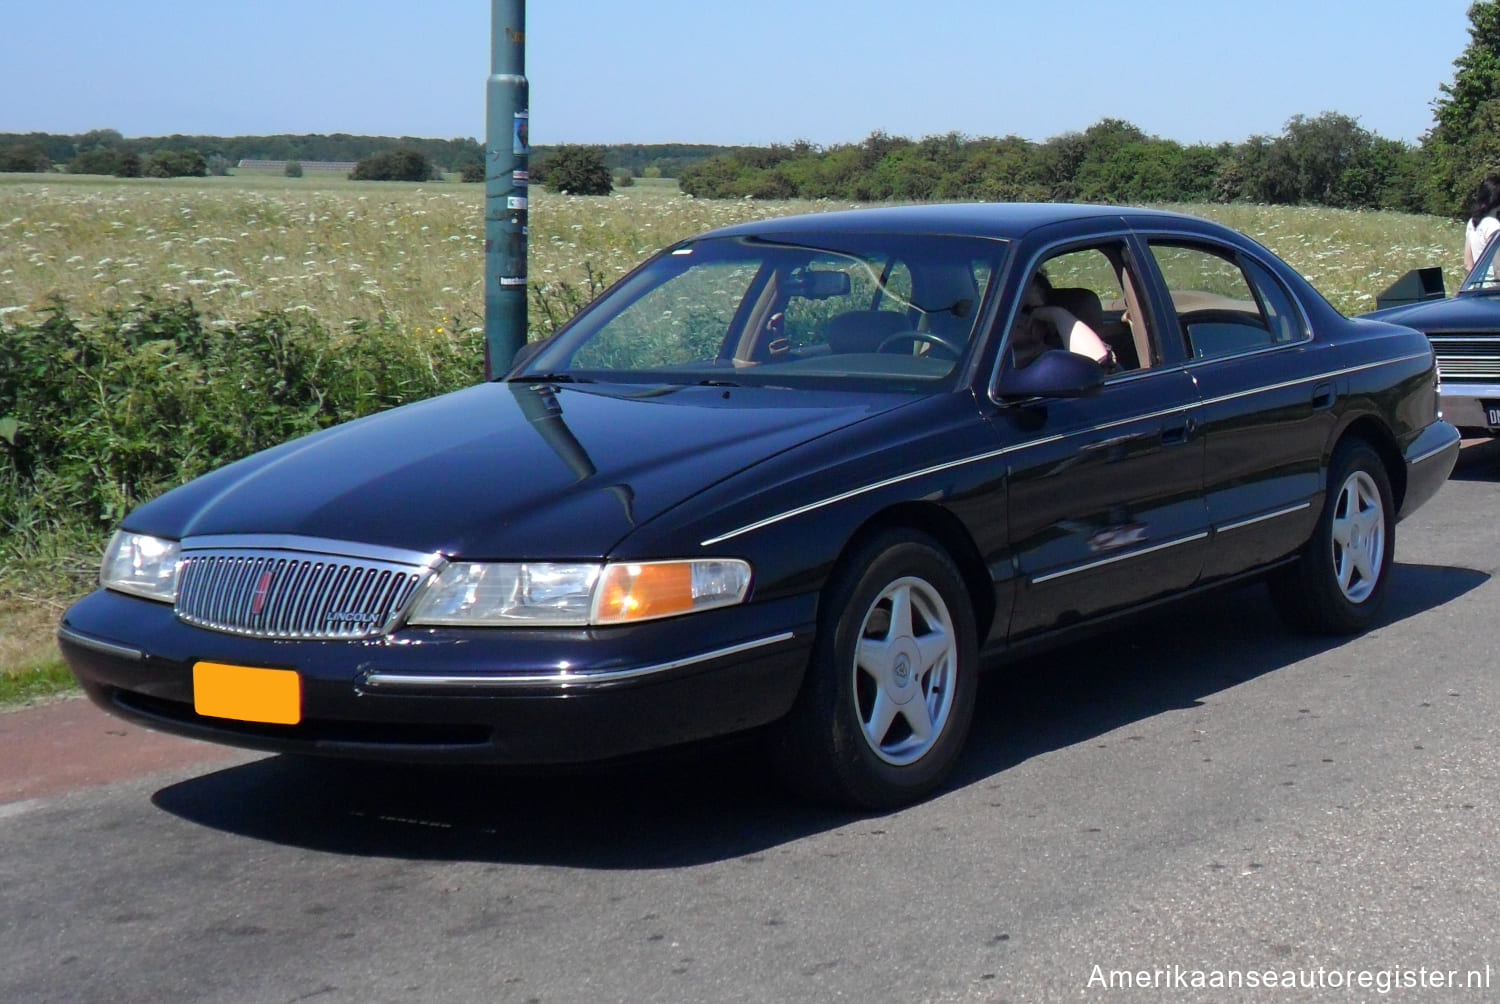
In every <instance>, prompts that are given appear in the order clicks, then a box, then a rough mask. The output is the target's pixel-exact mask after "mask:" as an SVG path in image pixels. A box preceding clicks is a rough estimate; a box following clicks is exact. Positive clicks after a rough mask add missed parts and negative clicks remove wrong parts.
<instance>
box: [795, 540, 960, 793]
mask: <svg viewBox="0 0 1500 1004" xmlns="http://www.w3.org/2000/svg"><path fill="white" fill-rule="evenodd" d="M901 609H905V610H906V613H905V614H904V615H903V614H902V613H900V612H899V611H900V610H901ZM903 617H904V618H905V619H904V621H903V620H902V618H903ZM862 642H864V643H865V644H864V645H861V643H862ZM862 648H863V650H864V655H863V656H862V657H857V656H858V653H859V652H860V650H861V649H862ZM924 664H925V665H924ZM977 667H978V651H977V642H976V638H975V626H974V608H973V603H972V602H971V599H970V597H969V593H968V589H967V588H966V587H965V586H964V580H963V576H962V575H961V574H960V573H959V570H958V568H957V566H955V565H954V563H953V560H952V559H951V558H950V557H949V556H948V555H947V553H945V552H944V551H943V549H942V547H941V546H940V545H939V544H938V543H937V542H936V541H934V540H932V538H930V537H927V536H926V535H924V534H921V533H917V532H915V531H911V530H903V529H893V530H887V531H883V532H881V533H879V534H877V535H875V536H874V537H872V538H871V539H870V540H868V541H866V542H865V543H864V544H863V545H862V546H859V547H858V548H856V549H855V550H854V551H853V552H852V553H850V554H848V555H846V556H845V558H844V560H842V561H841V562H840V564H839V566H838V569H837V570H836V571H835V573H834V575H833V577H832V579H830V581H829V583H828V585H827V586H826V587H825V589H824V593H823V599H822V602H821V604H820V610H819V624H818V637H817V641H816V643H815V645H814V649H813V656H812V661H811V663H810V665H809V666H808V673H807V679H806V681H805V682H804V684H803V687H802V692H801V694H800V695H799V696H798V698H797V703H796V704H795V705H794V707H793V709H792V711H791V713H790V714H788V715H787V717H786V718H785V719H783V720H782V721H781V722H779V723H778V724H777V727H776V728H775V729H774V730H773V731H772V734H771V736H770V741H771V744H772V755H773V759H774V760H775V762H776V764H777V767H778V769H779V770H780V772H781V774H782V776H783V777H784V778H785V780H786V781H787V782H788V783H789V784H790V785H791V786H792V787H793V788H795V789H797V790H798V791H800V792H801V793H803V794H804V795H807V796H809V797H811V798H814V799H816V800H818V801H821V802H834V803H837V804H840V805H845V806H852V807H856V808H861V809H892V808H896V807H897V806H901V805H906V804H908V803H910V802H914V801H917V800H918V799H921V798H923V797H924V796H926V795H928V794H930V793H931V792H932V791H933V790H934V789H935V788H937V786H938V785H940V784H941V783H942V782H943V780H944V779H945V778H946V777H947V775H948V773H949V771H950V770H952V768H953V764H954V761H955V760H956V759H957V758H958V755H959V752H960V751H961V750H962V749H963V745H964V740H965V738H966V737H967V735H968V732H969V723H970V721H971V720H972V718H973V717H974V693H975V687H976V683H977ZM882 681H883V682H882ZM924 724H926V725H929V726H930V729H929V731H928V733H927V734H926V735H925V736H924V735H922V734H921V732H920V728H921V727H922V726H923V725H924Z"/></svg>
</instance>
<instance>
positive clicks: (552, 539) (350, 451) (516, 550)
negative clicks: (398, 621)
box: [124, 383, 913, 559]
mask: <svg viewBox="0 0 1500 1004" xmlns="http://www.w3.org/2000/svg"><path fill="white" fill-rule="evenodd" d="M912 400H913V398H912V397H911V396H909V395H865V394H851V393H837V392H820V391H806V390H787V389H778V388H756V387H736V388H732V389H730V388H722V387H663V386H653V387H640V386H624V385H607V386H606V385H579V386H568V385H563V386H559V387H550V386H528V385H524V384H516V383H487V384H481V385H479V386H477V387H471V388H468V389H466V390H462V391H457V392H454V393H452V394H447V395H444V396H442V397H437V398H433V399H431V400H428V401H423V402H419V403H417V404H412V405H407V406H405V407H402V408H396V409H393V410H391V411H388V412H384V413H382V414H379V415H373V416H370V417H368V418H364V419H360V420H358V421H354V422H350V423H347V424H345V425H341V426H337V427H334V428H332V429H327V430H324V431H323V432H319V433H315V434H313V435H310V436H307V437H305V438H302V439H298V440H294V441H292V442H290V443H286V444H283V445H282V446H278V447H275V448H273V449H270V450H266V451H264V452H262V453H258V454H255V455H254V456H251V457H247V458H246V459H244V460H241V461H238V462H237V463H233V464H230V465H228V466H227V467H223V468H220V469H219V470H217V471H214V472H212V473H210V474H207V475H204V476H203V477H201V478H198V479H197V480H195V481H192V482H189V483H188V484H185V485H183V486H181V487H179V488H176V489H173V490H172V491H170V492H168V493H167V494H165V495H163V496H161V497H160V498H158V499H156V500H155V501H152V502H149V503H147V504H146V505H144V506H142V507H141V508H139V509H137V510H136V511H135V512H133V513H132V514H131V515H130V517H129V518H127V519H126V521H125V524H124V525H125V527H126V528H127V529H130V530H133V531H136V532H140V533H149V534H154V535H157V536H163V537H171V538H182V537H190V536H200V535H207V534H248V533H254V534H295V535H300V536H310V537H323V538H329V539H334V540H348V541H359V542H364V543H370V544H379V545H383V546H388V547H399V548H405V549H409V550H415V551H421V552H435V551H441V552H443V553H444V554H448V555H459V556H464V557H471V558H515V557H533V558H558V559H561V558H597V557H603V556H605V555H606V554H608V553H609V551H610V549H611V548H612V547H613V546H614V545H615V544H616V543H617V542H618V541H620V540H621V539H622V538H624V537H625V536H626V535H628V534H629V533H630V532H631V531H632V530H633V529H634V528H636V527H637V526H639V525H641V524H643V523H645V522H646V521H648V520H650V519H652V518H653V517H655V516H657V515H660V514H661V513H662V512H664V511H666V510H667V509H668V508H670V507H672V506H673V505H676V504H677V503H679V502H681V501H683V500H684V499H686V498H689V497H690V496H692V495H693V494H695V493H697V492H699V491H701V490H702V489H704V488H706V487H708V486H709V485H711V484H713V483H715V482H716V481H719V480H721V479H723V478H725V477H728V476H729V475H731V474H734V473H736V472H738V471H740V470H743V469H744V468H746V467H748V466H750V465H752V464H754V463H756V462H757V461H760V460H763V459H765V458H766V457H769V456H772V455H774V454H777V453H779V452H781V451H783V450H786V449H789V448H791V447H793V446H796V445H798V444H800V443H804V442H807V441H809V440H811V439H815V438H817V437H819V436H823V435H826V434H827V433H829V432H831V431H833V430H835V429H839V428H842V427H844V426H847V425H850V424H852V423H855V422H858V421H860V420H862V419H864V418H867V417H869V416H871V415H874V414H877V413H880V412H883V411H887V410H890V409H891V408H894V407H899V406H900V405H902V404H904V403H909V402H910V401H912Z"/></svg>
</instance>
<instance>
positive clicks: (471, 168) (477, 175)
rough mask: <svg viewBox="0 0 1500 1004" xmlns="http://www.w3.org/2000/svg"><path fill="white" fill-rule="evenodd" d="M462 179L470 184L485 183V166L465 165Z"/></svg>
mask: <svg viewBox="0 0 1500 1004" xmlns="http://www.w3.org/2000/svg"><path fill="white" fill-rule="evenodd" d="M461 177H462V180H464V181H468V182H476V181H477V182H482V181H484V165H483V164H480V163H477V162H474V163H468V164H465V165H464V169H463V175H462V176H461Z"/></svg>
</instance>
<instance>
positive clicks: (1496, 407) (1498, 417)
mask: <svg viewBox="0 0 1500 1004" xmlns="http://www.w3.org/2000/svg"><path fill="white" fill-rule="evenodd" d="M1484 420H1485V421H1486V422H1488V423H1489V424H1490V426H1491V428H1494V427H1496V426H1500V404H1497V403H1496V402H1494V401H1486V402H1484Z"/></svg>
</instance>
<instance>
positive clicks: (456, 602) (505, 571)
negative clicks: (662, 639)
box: [407, 558, 750, 627]
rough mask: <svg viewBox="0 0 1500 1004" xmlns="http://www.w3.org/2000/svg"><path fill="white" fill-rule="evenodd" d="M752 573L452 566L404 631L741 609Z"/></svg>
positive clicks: (705, 564) (583, 622) (651, 567)
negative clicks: (417, 627)
mask: <svg viewBox="0 0 1500 1004" xmlns="http://www.w3.org/2000/svg"><path fill="white" fill-rule="evenodd" d="M749 588H750V566H749V565H748V564H746V563H745V562H743V561H738V560H733V559H721V558H716V559H711V560H705V561H648V562H622V563H619V564H611V565H602V566H601V565H595V564H555V563H550V562H528V563H525V564H500V563H486V562H455V563H453V564H451V565H449V566H447V567H446V568H444V569H443V571H442V572H441V573H440V574H439V575H438V577H437V578H436V579H435V580H434V581H432V582H431V583H429V584H428V585H427V587H426V588H425V589H423V590H422V595H421V596H420V597H418V599H417V603H416V606H415V607H414V608H413V610H412V613H411V616H410V617H409V618H407V623H409V624H414V625H420V624H428V625H432V624H444V625H451V626H468V627H486V626H487V627H503V626H511V627H518V626H524V625H530V626H537V627H586V626H588V625H591V624H624V623H628V622H631V621H641V620H651V619H654V618H657V617H671V616H674V615H676V614H684V613H690V612H693V611H696V610H707V609H709V608H712V607H719V606H727V605H729V604H732V603H739V602H740V601H742V600H743V599H744V598H745V594H746V592H747V591H748V590H749Z"/></svg>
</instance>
